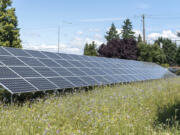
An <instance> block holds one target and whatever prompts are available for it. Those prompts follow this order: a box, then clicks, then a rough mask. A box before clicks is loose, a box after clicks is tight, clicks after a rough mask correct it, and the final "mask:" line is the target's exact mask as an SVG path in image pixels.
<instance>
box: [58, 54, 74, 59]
mask: <svg viewBox="0 0 180 135" xmlns="http://www.w3.org/2000/svg"><path fill="white" fill-rule="evenodd" d="M57 55H59V56H60V57H61V58H62V59H65V60H74V58H73V57H72V56H70V55H69V54H63V53H57Z"/></svg>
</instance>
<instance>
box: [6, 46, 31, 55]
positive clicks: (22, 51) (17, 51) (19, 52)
mask: <svg viewBox="0 0 180 135" xmlns="http://www.w3.org/2000/svg"><path fill="white" fill-rule="evenodd" d="M5 50H7V51H8V52H10V53H12V54H13V55H15V56H26V57H30V55H29V54H28V53H26V52H25V51H24V50H22V49H16V48H9V47H6V48H5Z"/></svg>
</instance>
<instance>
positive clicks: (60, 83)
mask: <svg viewBox="0 0 180 135" xmlns="http://www.w3.org/2000/svg"><path fill="white" fill-rule="evenodd" d="M48 80H50V81H51V82H53V83H55V84H56V85H57V86H58V88H59V89H64V88H74V87H75V86H74V85H73V84H72V83H71V82H69V81H67V80H65V79H64V78H62V77H55V78H48Z"/></svg>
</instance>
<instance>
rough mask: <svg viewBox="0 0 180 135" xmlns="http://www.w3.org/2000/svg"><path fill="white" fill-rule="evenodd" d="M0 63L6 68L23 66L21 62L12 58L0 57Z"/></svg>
mask: <svg viewBox="0 0 180 135" xmlns="http://www.w3.org/2000/svg"><path fill="white" fill-rule="evenodd" d="M0 61H1V62H2V63H3V64H4V65H7V66H25V64H24V63H23V62H21V61H20V60H18V59H17V58H16V57H13V56H0Z"/></svg>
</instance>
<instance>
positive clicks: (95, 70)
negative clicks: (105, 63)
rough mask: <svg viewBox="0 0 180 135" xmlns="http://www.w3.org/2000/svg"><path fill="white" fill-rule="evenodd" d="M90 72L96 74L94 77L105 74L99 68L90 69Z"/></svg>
mask: <svg viewBox="0 0 180 135" xmlns="http://www.w3.org/2000/svg"><path fill="white" fill-rule="evenodd" d="M91 70H93V71H94V72H96V75H106V73H104V72H103V70H102V69H100V68H92V69H91Z"/></svg>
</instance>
